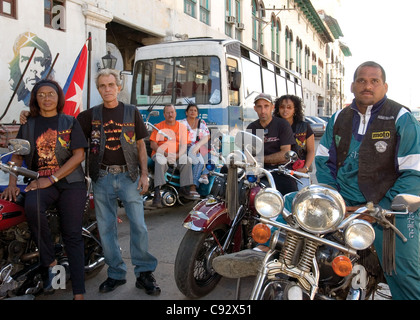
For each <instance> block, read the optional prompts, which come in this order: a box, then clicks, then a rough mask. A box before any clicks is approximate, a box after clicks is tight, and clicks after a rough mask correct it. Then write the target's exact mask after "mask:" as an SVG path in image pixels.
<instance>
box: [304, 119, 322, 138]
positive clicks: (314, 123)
mask: <svg viewBox="0 0 420 320" xmlns="http://www.w3.org/2000/svg"><path fill="white" fill-rule="evenodd" d="M305 121H306V122H308V123H309V124H310V126H311V129H312V131H313V132H314V134H315V136H322V135H323V134H324V132H325V128H326V127H327V122H326V121H325V120H322V119H321V118H318V117H315V116H305Z"/></svg>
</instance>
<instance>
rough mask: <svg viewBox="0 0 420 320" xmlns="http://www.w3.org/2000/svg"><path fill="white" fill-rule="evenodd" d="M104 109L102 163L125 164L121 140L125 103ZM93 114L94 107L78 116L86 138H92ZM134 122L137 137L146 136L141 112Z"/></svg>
mask: <svg viewBox="0 0 420 320" xmlns="http://www.w3.org/2000/svg"><path fill="white" fill-rule="evenodd" d="M102 110H103V112H102V119H103V128H104V132H105V136H106V142H105V150H104V157H103V159H102V163H103V164H106V165H109V166H111V165H125V164H126V161H125V157H124V153H123V151H122V147H121V141H120V135H121V132H122V128H123V121H124V104H123V103H122V102H120V103H119V104H118V106H117V107H115V108H106V107H104V108H103V109H102ZM92 114H93V111H92V109H88V110H86V111H84V112H82V113H80V114H79V116H78V117H77V119H78V120H79V122H80V125H81V126H82V129H83V132H84V133H85V136H86V138H90V135H91V132H92ZM134 123H135V133H136V139H137V140H140V139H144V138H146V137H147V136H148V134H149V133H148V132H147V128H146V126H145V124H144V122H143V119H142V118H141V116H140V112H136V113H135V118H134Z"/></svg>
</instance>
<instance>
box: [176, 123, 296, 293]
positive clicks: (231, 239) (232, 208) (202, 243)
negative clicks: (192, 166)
mask: <svg viewBox="0 0 420 320" xmlns="http://www.w3.org/2000/svg"><path fill="white" fill-rule="evenodd" d="M244 141H248V142H251V143H250V144H246V143H245V144H244V143H243V142H244ZM235 146H236V147H237V149H236V150H234V152H232V153H230V154H229V155H228V156H227V158H226V165H224V167H223V168H222V170H221V171H220V173H217V172H214V171H211V172H210V174H211V175H215V176H216V179H215V181H214V183H213V187H212V190H211V193H210V196H209V197H208V198H206V199H204V200H202V201H200V202H199V203H198V204H197V205H196V206H195V207H194V208H193V209H192V211H191V212H190V213H189V215H188V216H187V217H186V219H185V220H184V227H185V228H187V229H188V230H187V232H186V233H185V235H184V238H183V239H182V241H181V243H180V246H179V248H178V252H177V255H176V259H175V269H174V273H175V282H176V284H177V286H178V289H179V290H180V291H181V292H182V293H183V294H184V295H185V296H187V297H189V298H199V297H202V296H204V295H206V294H208V293H209V292H211V291H212V290H213V289H214V288H215V286H216V285H217V283H218V282H219V280H220V279H221V276H220V275H219V274H218V273H216V272H215V271H214V269H213V267H212V261H213V259H214V258H215V257H217V256H219V255H223V254H226V253H231V252H237V251H240V250H243V249H246V248H252V247H254V246H255V242H254V241H253V239H252V229H253V227H254V225H255V224H256V223H257V219H256V218H257V217H258V212H257V211H256V208H255V206H254V203H255V198H256V197H257V196H258V195H259V194H262V193H265V194H269V193H270V192H272V191H274V190H273V189H275V188H276V185H275V182H274V179H273V177H272V175H271V174H270V173H269V172H268V171H267V170H265V169H264V168H263V167H262V165H261V161H257V160H256V157H254V155H253V154H255V152H253V151H252V150H250V149H252V148H254V149H256V150H261V149H260V148H262V140H261V139H259V138H258V137H256V136H254V135H252V134H250V133H249V132H245V131H240V132H239V133H238V134H237V135H236V136H235ZM244 146H245V147H244ZM242 150H243V151H242ZM293 154H294V155H296V154H295V153H294V152H290V154H289V156H290V160H289V162H288V163H287V164H285V165H283V166H280V167H279V168H278V169H276V171H277V170H278V171H280V174H287V175H289V176H291V172H290V170H287V169H286V166H287V165H288V164H289V163H291V162H293V161H294V160H295V159H296V157H297V156H295V157H294V156H293ZM208 169H209V170H210V169H211V168H209V167H208ZM260 176H261V177H263V176H264V177H266V179H267V180H266V181H267V182H266V183H262V182H261V180H260V179H259V178H260ZM262 191H264V192H262Z"/></svg>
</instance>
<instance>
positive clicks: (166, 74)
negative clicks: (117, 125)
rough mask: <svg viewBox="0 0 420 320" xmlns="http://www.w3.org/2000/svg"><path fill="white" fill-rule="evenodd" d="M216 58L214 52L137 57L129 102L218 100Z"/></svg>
mask: <svg viewBox="0 0 420 320" xmlns="http://www.w3.org/2000/svg"><path fill="white" fill-rule="evenodd" d="M220 75H221V72H220V60H219V59H218V58H217V57H215V56H194V57H175V58H166V59H153V60H139V61H137V62H136V65H135V68H134V82H133V90H132V96H131V103H133V104H135V105H138V106H149V105H167V104H173V105H186V104H189V103H196V104H209V105H214V104H219V103H220V102H221V88H220Z"/></svg>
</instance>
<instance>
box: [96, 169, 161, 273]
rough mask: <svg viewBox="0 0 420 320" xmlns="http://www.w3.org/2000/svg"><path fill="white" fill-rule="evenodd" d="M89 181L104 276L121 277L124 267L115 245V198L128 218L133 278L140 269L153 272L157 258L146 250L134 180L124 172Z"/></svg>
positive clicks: (139, 200) (143, 223) (144, 232)
mask: <svg viewBox="0 0 420 320" xmlns="http://www.w3.org/2000/svg"><path fill="white" fill-rule="evenodd" d="M104 174H105V171H103V170H99V175H100V177H99V178H98V180H97V181H96V182H94V183H93V194H94V200H95V211H96V219H97V221H98V228H99V234H100V237H101V242H102V246H103V250H104V256H105V262H106V264H107V265H108V277H110V278H112V279H115V280H124V279H125V276H126V273H127V267H126V265H125V263H124V261H123V259H122V256H121V251H120V246H119V244H118V232H117V210H118V203H117V198H119V199H120V200H121V201H122V203H123V205H124V209H125V213H126V215H127V217H128V219H129V221H130V255H131V262H132V264H133V265H134V274H135V275H136V277H138V276H139V275H140V272H146V271H155V269H156V266H157V259H156V258H155V257H154V256H152V255H151V254H150V253H149V252H148V247H149V239H148V233H147V226H146V223H145V221H144V210H143V197H142V196H141V195H140V193H139V190H137V186H138V180H139V178H137V181H136V182H133V181H132V180H131V178H130V176H129V173H128V172H125V173H119V174H110V173H109V174H105V175H104Z"/></svg>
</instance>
